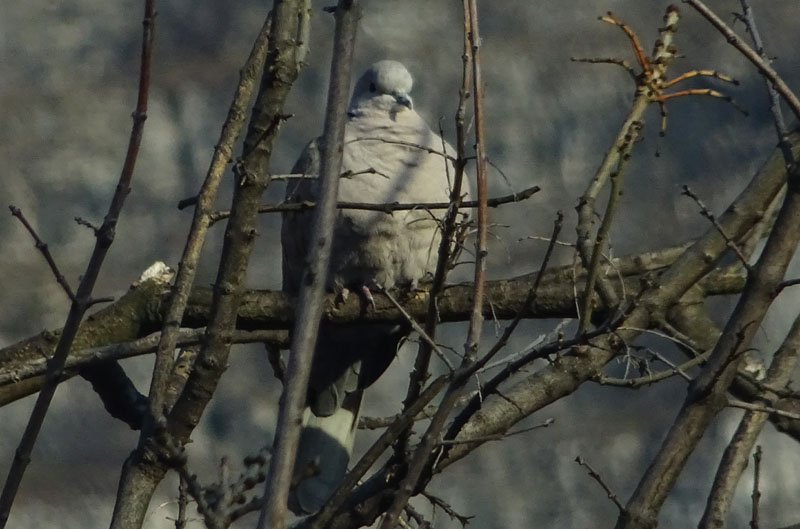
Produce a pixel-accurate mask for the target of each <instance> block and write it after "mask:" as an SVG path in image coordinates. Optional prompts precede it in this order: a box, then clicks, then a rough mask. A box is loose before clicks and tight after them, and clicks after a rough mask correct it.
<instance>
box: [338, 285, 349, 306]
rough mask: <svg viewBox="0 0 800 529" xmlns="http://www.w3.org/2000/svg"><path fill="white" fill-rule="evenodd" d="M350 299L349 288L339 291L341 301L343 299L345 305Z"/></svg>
mask: <svg viewBox="0 0 800 529" xmlns="http://www.w3.org/2000/svg"><path fill="white" fill-rule="evenodd" d="M349 297H350V289H349V288H347V287H343V288H342V289H341V290H340V291H339V299H341V300H342V302H343V303H344V302H346V301H347V298H349Z"/></svg>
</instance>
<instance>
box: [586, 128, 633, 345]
mask: <svg viewBox="0 0 800 529" xmlns="http://www.w3.org/2000/svg"><path fill="white" fill-rule="evenodd" d="M641 130H642V123H641V122H639V121H633V122H631V124H630V126H629V127H628V130H627V131H626V133H625V135H624V136H623V138H622V144H621V145H620V146H619V154H618V156H617V165H616V168H615V169H614V170H613V171H612V173H611V174H610V177H609V178H610V180H611V190H610V191H609V197H608V204H607V205H606V211H605V213H604V214H603V220H602V221H601V223H600V228H599V229H598V230H597V235H596V237H595V240H594V244H593V245H592V256H591V258H590V259H589V265H588V266H587V267H586V270H587V274H586V287H585V289H584V292H583V297H582V299H581V307H582V312H581V318H580V323H579V326H578V333H579V334H582V333H584V332H586V329H587V328H588V325H589V321H590V320H591V317H592V312H593V311H594V303H593V301H592V300H593V298H594V287H595V284H596V282H597V280H598V277H599V271H600V258H601V255H602V254H603V250H604V248H605V245H606V239H607V238H608V235H609V233H610V232H611V223H612V222H613V219H614V217H615V216H616V213H617V209H618V207H619V206H618V204H619V202H620V200H621V198H622V194H623V192H624V189H623V186H622V181H623V177H624V175H625V169H626V168H627V166H628V161H629V160H630V157H631V151H632V150H633V144H634V143H635V142H636V140H637V138H638V137H639V133H640V132H641ZM605 290H606V294H605V299H604V302H605V304H606V307H607V308H608V309H614V308H615V307H614V305H616V301H617V300H616V299H614V298H616V295H613V296H612V295H611V293H612V292H613V290H610V289H605Z"/></svg>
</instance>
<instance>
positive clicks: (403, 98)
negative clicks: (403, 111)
mask: <svg viewBox="0 0 800 529" xmlns="http://www.w3.org/2000/svg"><path fill="white" fill-rule="evenodd" d="M392 95H393V96H394V100H395V101H397V104H398V105H403V106H404V107H408V108H414V102H413V101H411V97H409V96H408V95H407V94H398V93H394V94H392Z"/></svg>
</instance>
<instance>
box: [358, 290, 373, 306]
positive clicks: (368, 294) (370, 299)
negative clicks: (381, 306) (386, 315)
mask: <svg viewBox="0 0 800 529" xmlns="http://www.w3.org/2000/svg"><path fill="white" fill-rule="evenodd" d="M361 293H362V294H363V295H364V299H366V300H367V307H372V308H373V309H374V308H375V298H374V297H372V292H371V291H370V290H369V287H368V286H367V285H361Z"/></svg>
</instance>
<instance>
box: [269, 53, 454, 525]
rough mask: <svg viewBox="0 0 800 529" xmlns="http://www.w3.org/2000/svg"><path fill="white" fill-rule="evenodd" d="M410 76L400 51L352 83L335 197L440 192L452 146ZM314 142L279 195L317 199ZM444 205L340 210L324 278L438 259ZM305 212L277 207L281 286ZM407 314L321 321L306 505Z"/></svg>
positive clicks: (373, 199) (357, 282)
mask: <svg viewBox="0 0 800 529" xmlns="http://www.w3.org/2000/svg"><path fill="white" fill-rule="evenodd" d="M411 86H412V79H411V75H410V74H409V73H408V70H406V68H405V66H403V65H402V64H401V63H399V62H396V61H389V60H384V61H379V62H376V63H375V64H373V65H372V66H370V68H369V69H368V70H367V71H366V72H365V73H364V74H363V75H362V76H361V78H360V79H359V80H358V82H357V83H356V86H355V88H354V90H353V96H352V99H351V101H350V106H349V109H348V120H347V123H346V125H345V136H344V152H343V157H342V175H341V177H340V178H341V179H340V181H339V196H338V199H339V201H342V202H344V201H346V202H361V203H374V204H382V203H392V202H399V203H404V204H405V203H427V202H446V201H448V200H449V198H450V184H451V182H450V179H451V177H452V175H453V174H454V171H453V164H452V162H451V157H452V156H453V150H452V148H451V147H450V146H449V145H447V144H446V143H445V142H444V141H443V140H442V138H441V136H440V135H439V134H437V133H435V132H433V131H432V130H431V129H430V127H428V125H427V124H426V123H425V121H424V120H423V119H422V118H421V117H420V116H419V115H418V114H417V113H416V112H415V111H414V108H413V104H412V100H411V95H410V92H411ZM320 141H321V139H320V138H318V139H316V140H314V141H312V142H311V143H309V144H308V146H306V148H305V150H304V151H303V153H302V155H301V156H300V159H299V160H298V161H297V163H296V164H295V167H294V169H293V170H292V173H296V174H302V175H304V176H303V178H299V179H295V180H291V181H290V183H289V185H288V186H287V192H286V194H287V200H288V201H296V200H310V201H314V200H316V199H317V198H318V193H319V186H318V182H317V179H316V176H317V175H318V173H319V165H320V163H319V159H320V148H321V146H320ZM443 216H444V212H443V211H439V212H438V213H437V212H433V211H428V210H425V209H424V208H417V209H411V210H406V211H396V212H394V213H391V214H389V213H384V212H378V211H366V210H358V209H340V210H339V211H338V215H337V218H336V225H335V227H334V239H333V249H332V256H331V264H330V270H329V274H328V278H327V287H328V288H329V289H330V290H333V291H337V292H348V291H353V292H358V293H362V292H364V293H366V295H367V296H369V289H370V288H387V289H388V288H392V287H394V286H406V287H409V286H410V287H413V286H414V285H416V283H417V282H418V281H419V280H421V279H422V278H423V277H424V276H425V275H426V274H429V273H432V272H433V270H434V269H435V266H436V260H437V252H438V248H439V241H440V238H441V233H440V222H441V217H443ZM311 224H312V213H311V212H287V213H285V214H284V216H283V225H282V229H281V240H282V244H283V289H284V290H285V291H287V292H290V293H295V294H296V293H297V292H298V291H299V290H300V281H301V278H302V274H303V268H304V263H305V260H306V256H307V252H308V250H309V249H308V240H309V238H310V235H311ZM409 332H410V325H408V324H395V323H386V324H384V323H369V324H367V323H355V324H351V325H333V324H329V323H326V322H322V324H321V326H320V331H319V335H318V338H317V345H316V349H315V352H314V360H313V364H312V370H311V377H310V380H309V389H308V396H307V400H306V410H305V412H304V418H303V424H304V426H303V430H302V434H301V438H300V445H299V448H298V454H297V462H296V464H295V475H296V476H297V475H302V474H305V475H307V477H306V478H305V479H303V480H302V481H301V482H300V484H299V485H298V486H297V487H296V488H295V489H294V490H293V492H292V493H291V495H290V500H289V502H290V507H291V509H292V510H293V511H294V512H296V513H298V514H303V513H313V512H316V511H317V510H319V508H320V507H321V506H322V505H323V504H324V503H325V502H326V501H327V500H328V498H329V497H330V495H331V494H332V493H333V491H334V490H335V489H336V487H337V486H338V484H339V483H340V482H341V480H342V478H343V476H344V474H345V472H346V471H347V464H348V461H349V458H350V454H351V451H352V447H353V439H354V435H355V429H356V425H357V423H358V414H359V408H360V406H361V398H362V393H363V390H364V389H365V388H367V387H368V386H370V385H371V384H372V383H373V382H375V380H376V379H377V378H378V377H379V376H380V375H381V374H382V373H383V372H384V371H385V370H386V368H387V367H388V366H389V364H390V363H391V361H392V359H393V358H394V356H395V354H396V352H397V349H398V347H399V345H400V342H401V340H402V339H403V338H404V337H405V336H406V335H407V334H408V333H409Z"/></svg>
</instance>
